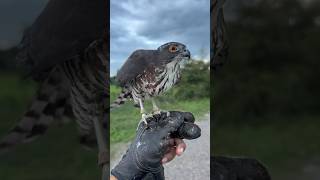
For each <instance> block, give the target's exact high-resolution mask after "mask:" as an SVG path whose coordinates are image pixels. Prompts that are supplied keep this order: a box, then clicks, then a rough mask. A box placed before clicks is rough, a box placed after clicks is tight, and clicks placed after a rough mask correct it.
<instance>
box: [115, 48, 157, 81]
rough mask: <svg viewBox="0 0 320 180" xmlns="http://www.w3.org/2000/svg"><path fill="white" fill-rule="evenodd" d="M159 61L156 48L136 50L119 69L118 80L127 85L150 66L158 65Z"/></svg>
mask: <svg viewBox="0 0 320 180" xmlns="http://www.w3.org/2000/svg"><path fill="white" fill-rule="evenodd" d="M158 62H159V61H158V60H157V51H156V50H144V49H139V50H135V51H134V52H133V53H132V54H131V55H130V56H129V57H128V59H127V60H126V62H125V63H124V64H123V66H122V67H121V68H120V70H119V71H118V73H117V80H118V82H119V83H120V85H122V86H125V85H126V84H127V83H128V82H130V81H132V80H133V79H135V78H136V77H137V76H138V75H140V74H142V73H143V72H144V71H145V70H146V69H147V68H148V67H150V66H157V65H158Z"/></svg>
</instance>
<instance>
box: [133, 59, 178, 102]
mask: <svg viewBox="0 0 320 180" xmlns="http://www.w3.org/2000/svg"><path fill="white" fill-rule="evenodd" d="M179 80H180V65H179V64H178V63H176V62H171V63H169V64H167V65H164V66H161V67H155V66H150V67H149V68H147V69H146V70H145V71H144V73H143V74H141V75H140V76H139V77H138V78H137V81H136V83H137V86H138V88H136V89H139V90H141V92H142V93H144V94H145V97H148V96H150V97H153V96H157V95H159V94H161V93H163V92H165V91H167V90H169V89H170V88H171V87H172V86H173V85H175V84H176V83H177V82H178V81H179Z"/></svg>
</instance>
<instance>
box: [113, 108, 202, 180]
mask: <svg viewBox="0 0 320 180" xmlns="http://www.w3.org/2000/svg"><path fill="white" fill-rule="evenodd" d="M147 122H148V124H147V125H145V124H144V123H143V122H142V123H140V124H139V125H138V129H137V134H136V138H135V140H134V141H133V143H132V144H131V145H130V147H129V149H128V150H127V153H126V154H125V155H124V156H123V157H122V160H121V161H120V163H119V164H118V165H117V166H116V167H115V168H114V169H113V170H112V171H111V174H112V175H113V176H115V177H116V178H118V180H137V179H143V178H144V177H145V176H146V175H147V174H148V176H149V175H150V173H151V174H153V175H154V176H153V177H154V179H164V175H163V167H162V164H161V159H162V157H163V155H164V154H165V153H166V151H167V150H168V148H169V146H170V143H169V140H170V139H171V138H181V139H183V138H186V139H195V138H198V137H199V136H200V135H201V130H200V128H199V127H198V126H197V125H195V124H194V117H193V115H192V114H191V113H189V112H177V111H170V112H169V113H165V112H162V113H161V114H157V115H154V116H153V117H150V118H147Z"/></svg>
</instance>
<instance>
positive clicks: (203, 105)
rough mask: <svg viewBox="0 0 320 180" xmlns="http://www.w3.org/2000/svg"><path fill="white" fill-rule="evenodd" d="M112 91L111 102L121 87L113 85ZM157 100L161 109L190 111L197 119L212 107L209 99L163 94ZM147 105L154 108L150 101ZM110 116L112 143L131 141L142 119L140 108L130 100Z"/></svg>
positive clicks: (148, 108) (148, 107) (149, 108)
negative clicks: (175, 97)
mask: <svg viewBox="0 0 320 180" xmlns="http://www.w3.org/2000/svg"><path fill="white" fill-rule="evenodd" d="M110 92H111V94H110V95H111V102H113V100H115V99H116V97H117V95H118V94H119V93H120V88H119V87H116V86H111V87H110ZM169 93H170V92H169ZM157 102H158V105H159V106H160V108H161V109H164V110H179V111H189V112H192V113H193V114H194V115H195V117H196V119H199V118H200V117H201V116H202V115H203V114H205V113H207V112H208V111H209V108H210V103H209V99H194V100H176V99H173V98H172V97H166V96H163V97H161V98H158V99H157ZM145 106H146V109H147V110H148V112H149V111H150V110H151V109H152V108H151V107H152V106H151V103H150V102H149V101H147V102H146V104H145ZM110 117H111V122H110V127H111V128H110V130H111V144H113V143H120V142H128V141H130V140H131V139H132V138H133V137H134V135H135V130H136V127H137V125H138V122H139V121H140V119H141V115H140V111H139V108H135V107H134V106H133V102H131V101H130V102H127V103H126V104H124V105H123V106H121V107H119V108H116V109H114V110H112V111H111V116H110Z"/></svg>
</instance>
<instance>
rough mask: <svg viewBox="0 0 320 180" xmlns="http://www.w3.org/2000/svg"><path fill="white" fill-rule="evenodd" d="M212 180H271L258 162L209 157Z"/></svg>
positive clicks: (248, 159)
mask: <svg viewBox="0 0 320 180" xmlns="http://www.w3.org/2000/svg"><path fill="white" fill-rule="evenodd" d="M210 169H211V179H212V180H271V177H270V175H269V173H268V171H267V169H266V167H265V166H263V165H262V164H261V163H260V162H259V161H257V160H256V159H250V158H232V157H223V156H216V157H211V165H210Z"/></svg>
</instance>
